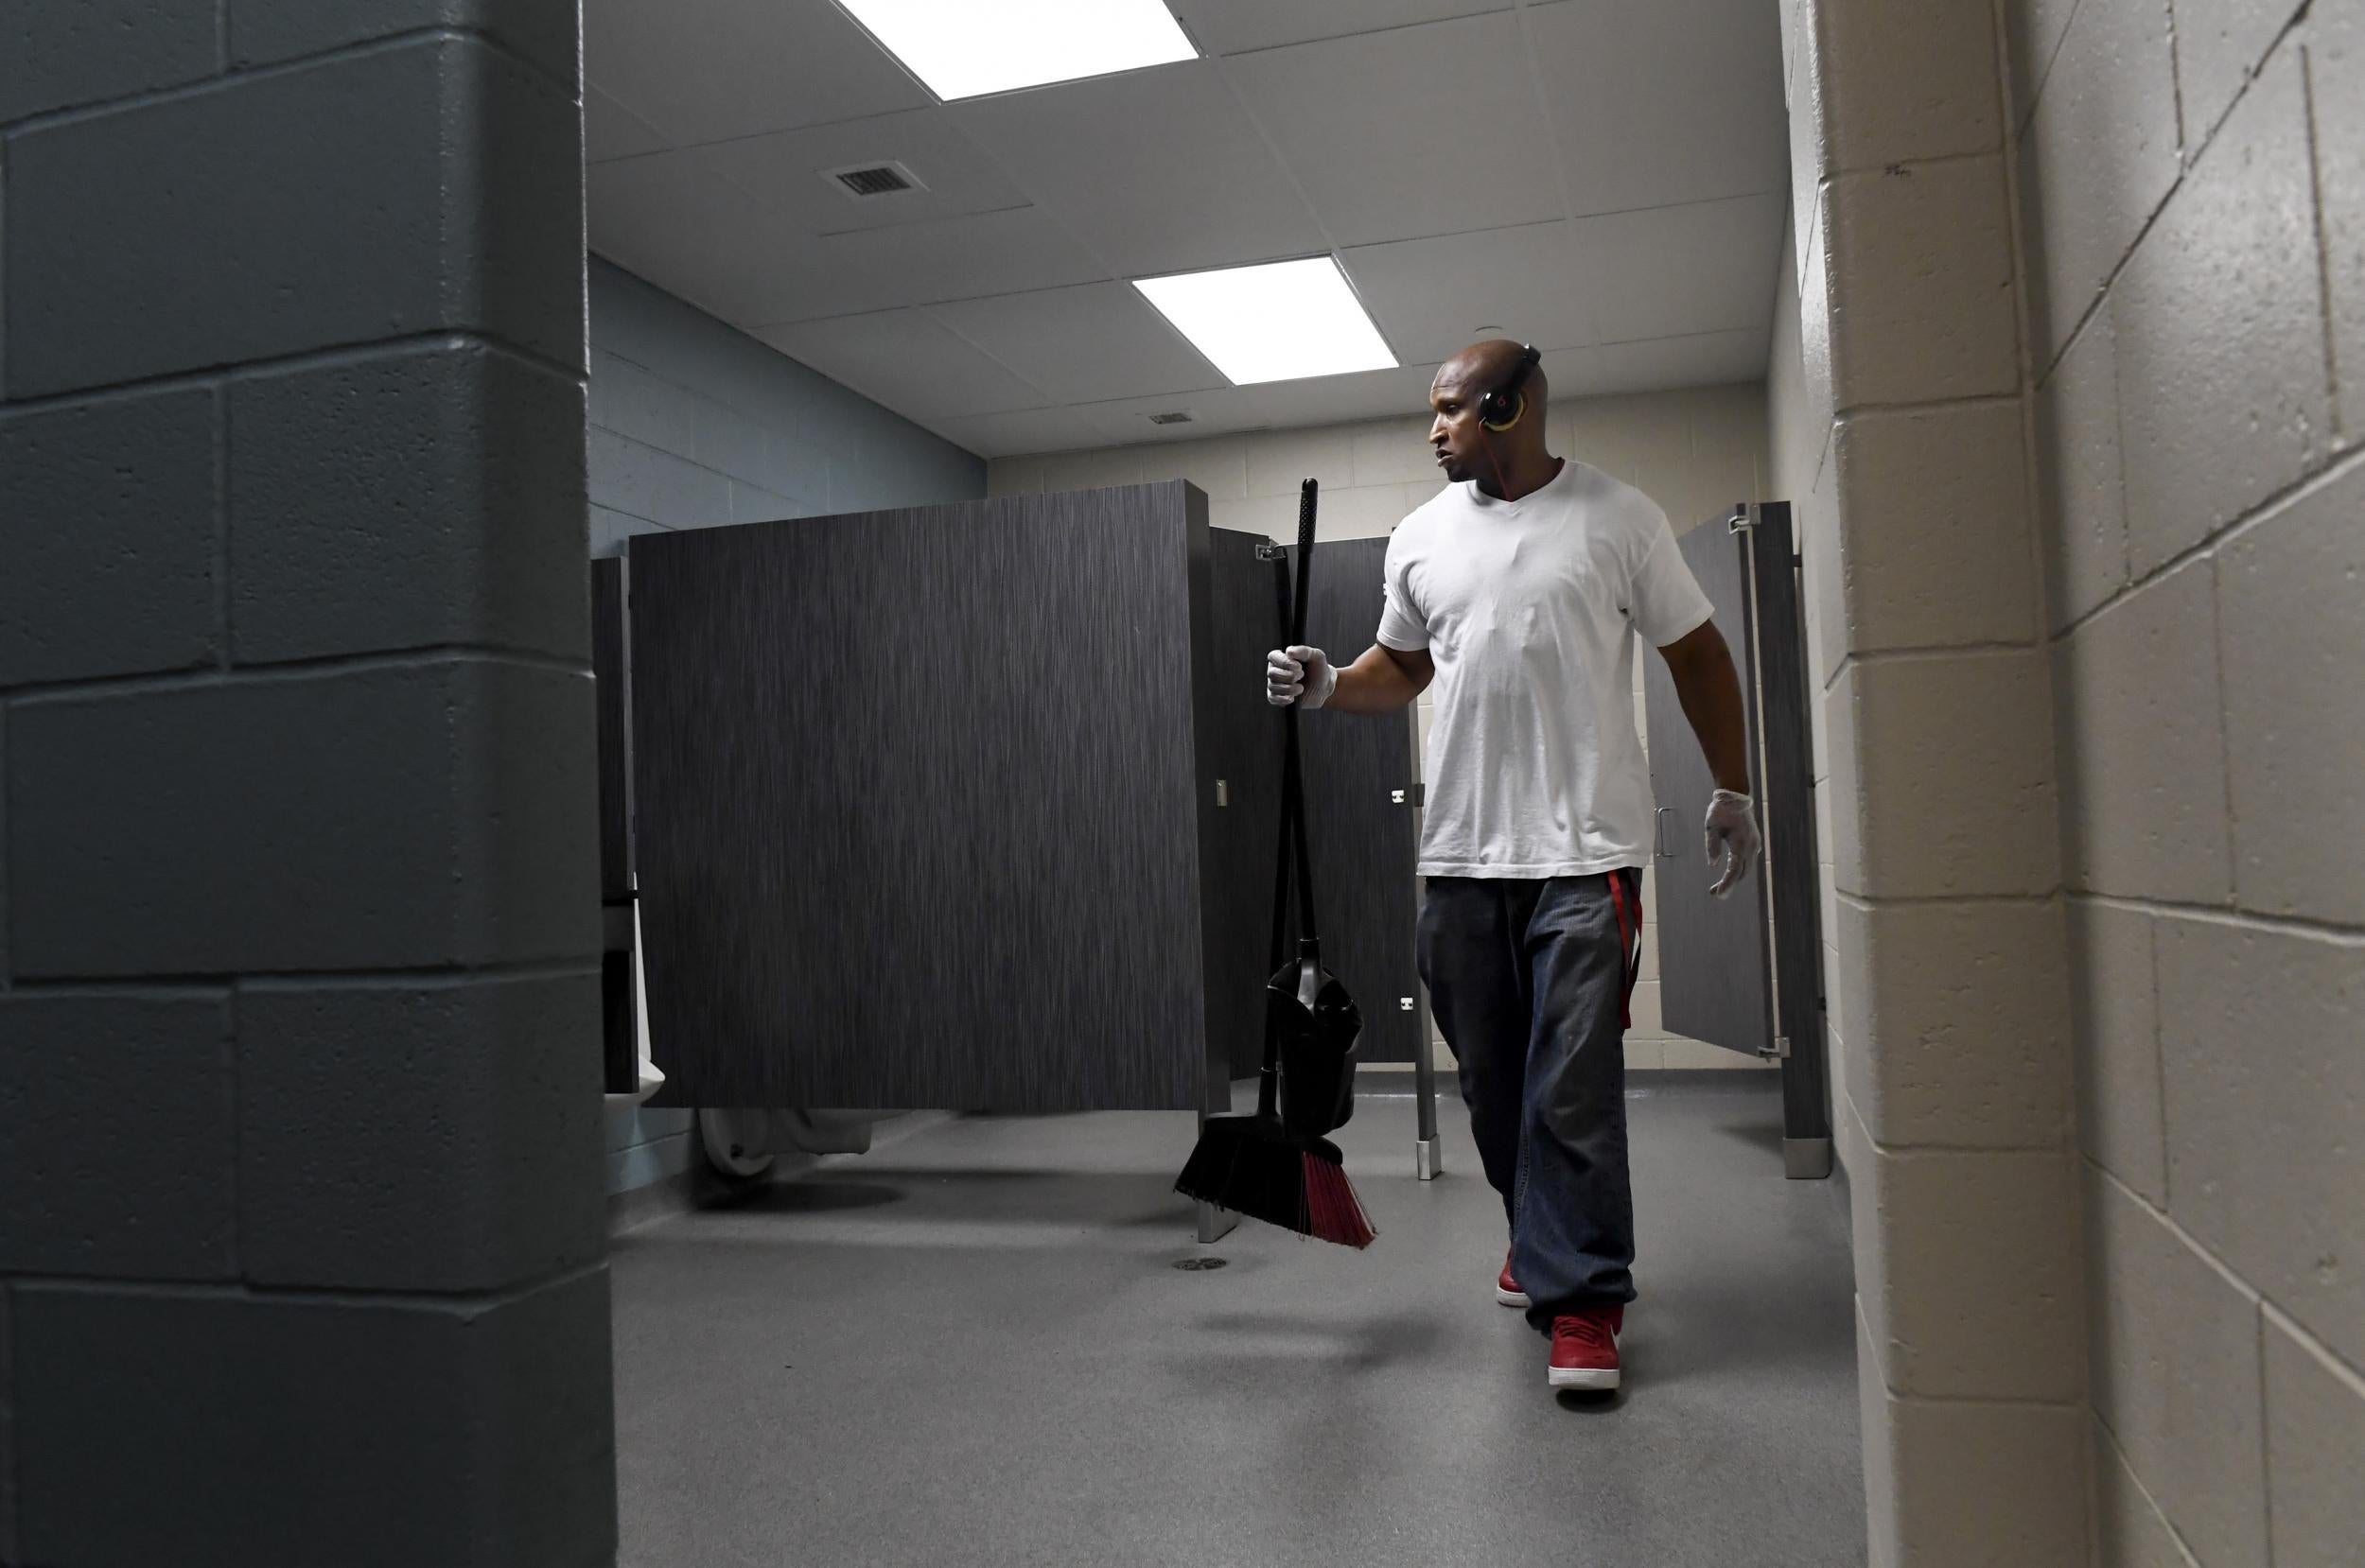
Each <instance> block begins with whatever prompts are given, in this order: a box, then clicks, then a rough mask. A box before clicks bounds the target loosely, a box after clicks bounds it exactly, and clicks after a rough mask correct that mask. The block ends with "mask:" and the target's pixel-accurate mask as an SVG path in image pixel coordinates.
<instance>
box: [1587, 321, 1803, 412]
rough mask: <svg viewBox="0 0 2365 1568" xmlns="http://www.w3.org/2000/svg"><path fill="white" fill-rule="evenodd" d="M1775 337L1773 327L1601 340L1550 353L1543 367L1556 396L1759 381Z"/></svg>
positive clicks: (1763, 375) (1652, 390)
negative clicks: (1626, 339) (1607, 341)
mask: <svg viewBox="0 0 2365 1568" xmlns="http://www.w3.org/2000/svg"><path fill="white" fill-rule="evenodd" d="M1772 338H1773V331H1772V328H1770V327H1759V328H1752V329H1749V330H1746V331H1741V332H1702V333H1693V334H1689V335H1686V336H1684V337H1680V338H1648V339H1644V340H1641V341H1639V342H1632V343H1603V344H1597V345H1596V346H1594V347H1592V348H1578V349H1568V350H1565V351H1564V352H1562V353H1559V354H1548V355H1546V356H1544V364H1543V370H1544V375H1545V377H1546V379H1547V380H1548V381H1549V382H1550V386H1551V390H1552V395H1553V396H1554V397H1593V396H1598V395H1600V394H1602V393H1604V392H1658V391H1662V390H1664V389H1667V388H1670V387H1713V386H1722V385H1724V384H1725V383H1726V382H1730V381H1761V380H1763V379H1764V378H1765V362H1766V357H1767V355H1768V353H1769V352H1770V350H1771V349H1772V346H1773V345H1772Z"/></svg>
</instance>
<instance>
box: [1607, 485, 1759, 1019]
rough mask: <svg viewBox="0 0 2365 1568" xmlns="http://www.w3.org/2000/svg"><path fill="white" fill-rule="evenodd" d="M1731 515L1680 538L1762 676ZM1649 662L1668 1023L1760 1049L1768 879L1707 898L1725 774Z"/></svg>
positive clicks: (1662, 999)
mask: <svg viewBox="0 0 2365 1568" xmlns="http://www.w3.org/2000/svg"><path fill="white" fill-rule="evenodd" d="M1729 523H1730V515H1729V514H1726V515H1725V516H1719V517H1713V518H1710V519H1709V520H1708V521H1707V522H1705V523H1702V524H1701V525H1700V526H1699V527H1697V528H1694V529H1692V530H1691V531H1690V532H1688V533H1685V534H1684V535H1682V536H1681V537H1680V538H1679V539H1678V540H1677V541H1676V543H1677V544H1678V545H1679V546H1680V547H1681V548H1682V549H1683V553H1684V559H1685V561H1687V562H1688V563H1690V565H1691V572H1692V575H1693V576H1694V577H1697V578H1698V579H1699V580H1700V587H1701V589H1702V590H1703V591H1704V592H1706V593H1707V594H1708V602H1709V603H1710V604H1711V605H1713V606H1714V607H1715V620H1716V627H1717V630H1719V631H1720V632H1722V633H1724V634H1725V641H1726V644H1727V645H1728V646H1729V647H1730V648H1731V649H1732V653H1733V665H1734V668H1735V669H1737V670H1738V671H1740V672H1741V680H1742V688H1743V691H1744V692H1749V691H1754V690H1755V689H1756V685H1757V668H1756V654H1755V649H1756V645H1757V643H1756V637H1755V636H1754V627H1753V624H1752V621H1751V614H1752V611H1751V606H1750V602H1749V576H1748V566H1747V561H1746V557H1745V554H1744V552H1745V551H1746V549H1748V541H1747V536H1746V534H1745V533H1735V532H1734V531H1732V530H1731V528H1730V526H1729ZM1635 656H1636V657H1637V658H1639V659H1641V660H1642V661H1643V668H1644V673H1643V677H1642V692H1643V711H1644V714H1645V718H1646V723H1648V725H1649V728H1650V740H1651V793H1652V794H1653V795H1654V796H1655V799H1656V803H1657V807H1658V813H1659V815H1658V844H1657V861H1656V875H1655V878H1654V885H1655V889H1656V897H1657V902H1658V907H1657V909H1656V910H1655V912H1654V914H1653V918H1655V920H1656V921H1657V922H1658V963H1659V1011H1660V1016H1661V1017H1662V1018H1663V1019H1664V1020H1665V1022H1666V1025H1667V1029H1668V1032H1669V1033H1671V1034H1675V1035H1685V1036H1689V1037H1691V1038H1692V1039H1695V1040H1706V1041H1708V1043H1709V1044H1710V1045H1721V1046H1724V1047H1726V1049H1727V1050H1731V1051H1739V1052H1743V1053H1744V1054H1748V1055H1751V1056H1756V1055H1759V1054H1762V1053H1764V1052H1766V1051H1767V1050H1769V1049H1770V1048H1771V1047H1772V1045H1773V1043H1774V1031H1773V1004H1772V995H1773V993H1772V980H1771V973H1772V970H1771V966H1770V964H1769V961H1768V945H1769V944H1768V934H1767V921H1766V913H1765V903H1764V884H1763V881H1762V880H1761V877H1760V876H1759V875H1757V874H1755V873H1753V874H1752V875H1751V877H1750V879H1749V880H1748V881H1746V882H1744V883H1743V885H1742V886H1741V887H1740V888H1738V889H1736V890H1735V891H1734V893H1733V895H1732V896H1731V897H1726V898H1711V897H1708V884H1709V883H1710V882H1711V881H1713V880H1715V879H1714V878H1713V877H1711V876H1710V875H1709V872H1708V851H1707V848H1706V846H1705V845H1703V844H1702V842H1701V823H1702V822H1703V820H1704V819H1705V818H1706V817H1707V815H1708V796H1709V795H1711V794H1712V793H1715V790H1716V781H1715V780H1714V779H1713V778H1711V777H1710V776H1709V775H1708V762H1707V759H1706V758H1703V757H1702V756H1701V755H1700V747H1699V744H1698V742H1697V741H1695V740H1693V738H1692V734H1691V723H1690V721H1689V720H1687V719H1686V718H1685V717H1684V711H1683V705H1682V703H1681V702H1680V701H1678V700H1677V698H1676V695H1675V683H1674V682H1673V679H1671V678H1670V677H1669V675H1668V673H1667V661H1666V660H1665V659H1662V658H1660V657H1659V656H1658V654H1657V653H1656V652H1655V650H1649V649H1643V650H1638V651H1637V653H1636V655H1635ZM1747 706H1748V708H1749V719H1750V736H1749V758H1750V777H1751V780H1752V789H1751V792H1750V793H1752V794H1753V795H1757V796H1758V797H1760V798H1761V799H1762V798H1763V792H1762V791H1761V790H1759V789H1757V788H1756V787H1755V780H1756V777H1757V772H1758V768H1757V756H1758V743H1757V742H1758V737H1757V713H1756V705H1755V704H1754V703H1751V704H1749V705H1747Z"/></svg>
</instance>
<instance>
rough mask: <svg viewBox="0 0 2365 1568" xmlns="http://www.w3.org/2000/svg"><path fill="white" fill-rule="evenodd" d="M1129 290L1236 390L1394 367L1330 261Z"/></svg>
mask: <svg viewBox="0 0 2365 1568" xmlns="http://www.w3.org/2000/svg"><path fill="white" fill-rule="evenodd" d="M1133 287H1136V288H1138V289H1140V290H1141V291H1142V292H1143V294H1145V295H1147V297H1148V300H1149V303H1150V304H1152V305H1156V306H1157V307H1158V309H1159V310H1160V312H1161V313H1163V314H1164V315H1165V318H1166V320H1167V321H1170V322H1173V323H1174V325H1175V328H1176V330H1177V331H1179V332H1181V333H1182V334H1183V337H1185V338H1188V339H1189V340H1191V345H1192V346H1193V347H1194V348H1196V349H1198V350H1199V351H1200V353H1201V354H1203V355H1205V356H1207V357H1208V358H1209V359H1210V360H1212V361H1213V362H1214V364H1215V367H1216V368H1217V369H1218V370H1219V371H1221V372H1223V374H1224V375H1227V376H1230V377H1231V378H1232V381H1233V383H1234V384H1235V385H1236V386H1243V387H1245V386H1250V385H1253V384H1254V383H1256V382H1259V381H1299V380H1304V379H1305V377H1307V376H1311V375H1347V374H1349V373H1350V372H1354V371H1359V370H1393V369H1394V368H1395V365H1396V357H1395V356H1394V355H1393V354H1391V353H1389V352H1388V344H1387V342H1386V341H1385V340H1382V339H1381V337H1380V335H1379V328H1377V327H1375V326H1374V325H1373V324H1372V319H1371V317H1370V316H1368V315H1366V314H1365V313H1364V310H1363V305H1362V302H1361V301H1359V300H1358V299H1357V298H1356V297H1355V290H1354V289H1352V288H1350V287H1347V280H1346V276H1345V274H1344V273H1342V272H1340V270H1339V264H1338V263H1337V262H1335V261H1333V260H1331V259H1330V257H1328V256H1315V257H1312V258H1311V259H1309V260H1305V261H1276V262H1271V263H1269V264H1267V265H1265V266H1262V267H1228V268H1225V269H1224V270H1221V271H1218V272H1183V273H1179V274H1177V275H1175V276H1173V277H1165V278H1140V279H1136V280H1135V282H1134V284H1133Z"/></svg>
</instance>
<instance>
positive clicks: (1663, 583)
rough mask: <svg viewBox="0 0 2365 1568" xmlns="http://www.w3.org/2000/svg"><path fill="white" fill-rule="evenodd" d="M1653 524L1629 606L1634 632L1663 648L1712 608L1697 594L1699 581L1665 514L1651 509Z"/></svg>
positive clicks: (1693, 627) (1697, 623)
mask: <svg viewBox="0 0 2365 1568" xmlns="http://www.w3.org/2000/svg"><path fill="white" fill-rule="evenodd" d="M1652 522H1653V525H1654V526H1653V528H1652V530H1651V532H1650V534H1649V545H1648V548H1647V549H1645V551H1644V553H1643V556H1642V565H1641V566H1638V567H1636V568H1635V574H1634V585H1633V594H1634V597H1633V598H1632V599H1631V600H1630V601H1628V607H1629V608H1630V609H1631V610H1632V611H1633V614H1634V629H1635V630H1636V631H1638V632H1639V633H1641V634H1642V636H1643V638H1644V639H1645V640H1646V641H1648V642H1649V643H1650V645H1651V646H1652V647H1654V648H1664V647H1666V646H1667V645H1668V644H1669V643H1671V642H1673V641H1675V640H1677V639H1678V638H1680V637H1682V636H1684V635H1685V634H1687V633H1689V632H1692V631H1695V630H1697V629H1698V628H1699V627H1700V626H1701V625H1702V624H1704V623H1705V622H1706V621H1707V620H1708V617H1709V616H1711V615H1713V614H1714V613H1715V606H1713V605H1711V604H1710V603H1709V602H1708V595H1707V594H1705V593H1703V592H1701V591H1700V580H1699V579H1698V578H1696V577H1693V576H1692V575H1691V563H1689V562H1687V561H1686V560H1685V559H1684V552H1683V550H1682V549H1681V548H1679V547H1678V546H1677V545H1676V543H1675V534H1674V531H1673V530H1672V529H1670V528H1669V527H1668V526H1667V514H1665V513H1663V512H1660V511H1658V510H1657V509H1656V508H1653V509H1652Z"/></svg>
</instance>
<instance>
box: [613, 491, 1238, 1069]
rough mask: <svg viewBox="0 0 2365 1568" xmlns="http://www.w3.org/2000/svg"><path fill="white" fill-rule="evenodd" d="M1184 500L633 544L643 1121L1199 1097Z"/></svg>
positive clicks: (977, 508)
mask: <svg viewBox="0 0 2365 1568" xmlns="http://www.w3.org/2000/svg"><path fill="white" fill-rule="evenodd" d="M1183 491H1184V487H1183V485H1182V484H1181V483H1180V482H1179V481H1178V482H1169V483H1165V484H1159V485H1144V486H1134V487H1129V488H1125V489H1119V490H1101V491H1089V492H1082V493H1077V494H1072V495H1058V496H1030V497H1007V498H1001V499H995V500H988V501H975V502H965V503H961V504H958V505H954V506H938V507H924V508H917V509H907V510H898V511H890V512H875V513H865V514H851V515H847V516H839V517H823V518H813V519H805V520H797V521H788V522H778V523H761V524H753V525H748V526H745V527H734V528H720V529H704V530H697V531H687V532H681V533H674V534H650V535H643V536H640V537H639V538H636V539H635V540H634V541H633V545H632V551H633V557H632V635H633V650H632V653H633V662H634V670H633V674H634V680H633V698H634V701H633V721H634V741H635V753H636V756H635V762H636V767H635V773H636V782H637V786H638V792H639V801H638V804H639V824H638V827H639V837H638V844H637V848H638V852H639V874H640V897H641V908H642V926H643V934H644V937H645V940H646V943H647V954H646V978H647V984H648V999H647V1000H648V1007H649V1013H650V1026H651V1043H652V1054H653V1055H654V1056H655V1058H656V1061H657V1065H658V1066H659V1067H661V1068H662V1069H663V1070H664V1071H665V1072H666V1073H667V1074H668V1084H667V1089H666V1090H665V1092H664V1094H663V1100H664V1102H665V1103H668V1104H685V1105H691V1104H694V1105H708V1106H930V1107H945V1108H953V1109H994V1110H1015V1111H1058V1110H1086V1109H1186V1108H1192V1107H1195V1106H1198V1105H1199V1104H1200V1099H1201V1096H1202V1083H1201V1080H1202V1077H1203V1075H1204V1066H1205V1057H1206V1054H1207V1052H1208V1049H1209V1046H1208V1032H1207V1026H1206V1016H1205V1009H1204V1005H1203V1000H1202V999H1203V989H1204V985H1205V971H1204V967H1203V963H1202V951H1201V925H1200V887H1199V881H1200V852H1201V845H1200V821H1199V814H1198V802H1197V800H1196V799H1195V798H1194V797H1195V793H1196V792H1195V782H1196V780H1195V772H1196V771H1197V768H1198V758H1196V756H1195V748H1194V738H1193V724H1194V713H1193V692H1192V684H1193V678H1194V671H1196V670H1197V669H1198V668H1200V664H1201V662H1202V661H1199V660H1196V659H1195V658H1194V655H1193V649H1192V640H1193V627H1192V624H1191V617H1192V595H1191V593H1190V589H1189V575H1190V569H1191V568H1190V557H1191V552H1192V549H1193V548H1194V541H1193V540H1192V538H1191V537H1190V534H1191V531H1192V529H1193V528H1194V526H1199V527H1202V528H1203V522H1202V523H1200V524H1198V525H1195V524H1194V523H1193V521H1192V517H1191V509H1190V508H1189V507H1188V505H1187V503H1186V498H1185V497H1184V494H1183ZM1198 548H1199V549H1200V550H1202V551H1203V550H1204V549H1205V544H1204V541H1203V540H1202V541H1200V542H1199V544H1198ZM1201 602H1202V603H1203V602H1204V600H1203V598H1202V601H1201ZM1208 635H1209V634H1208V629H1207V628H1205V627H1201V628H1200V636H1201V637H1204V636H1208Z"/></svg>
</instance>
